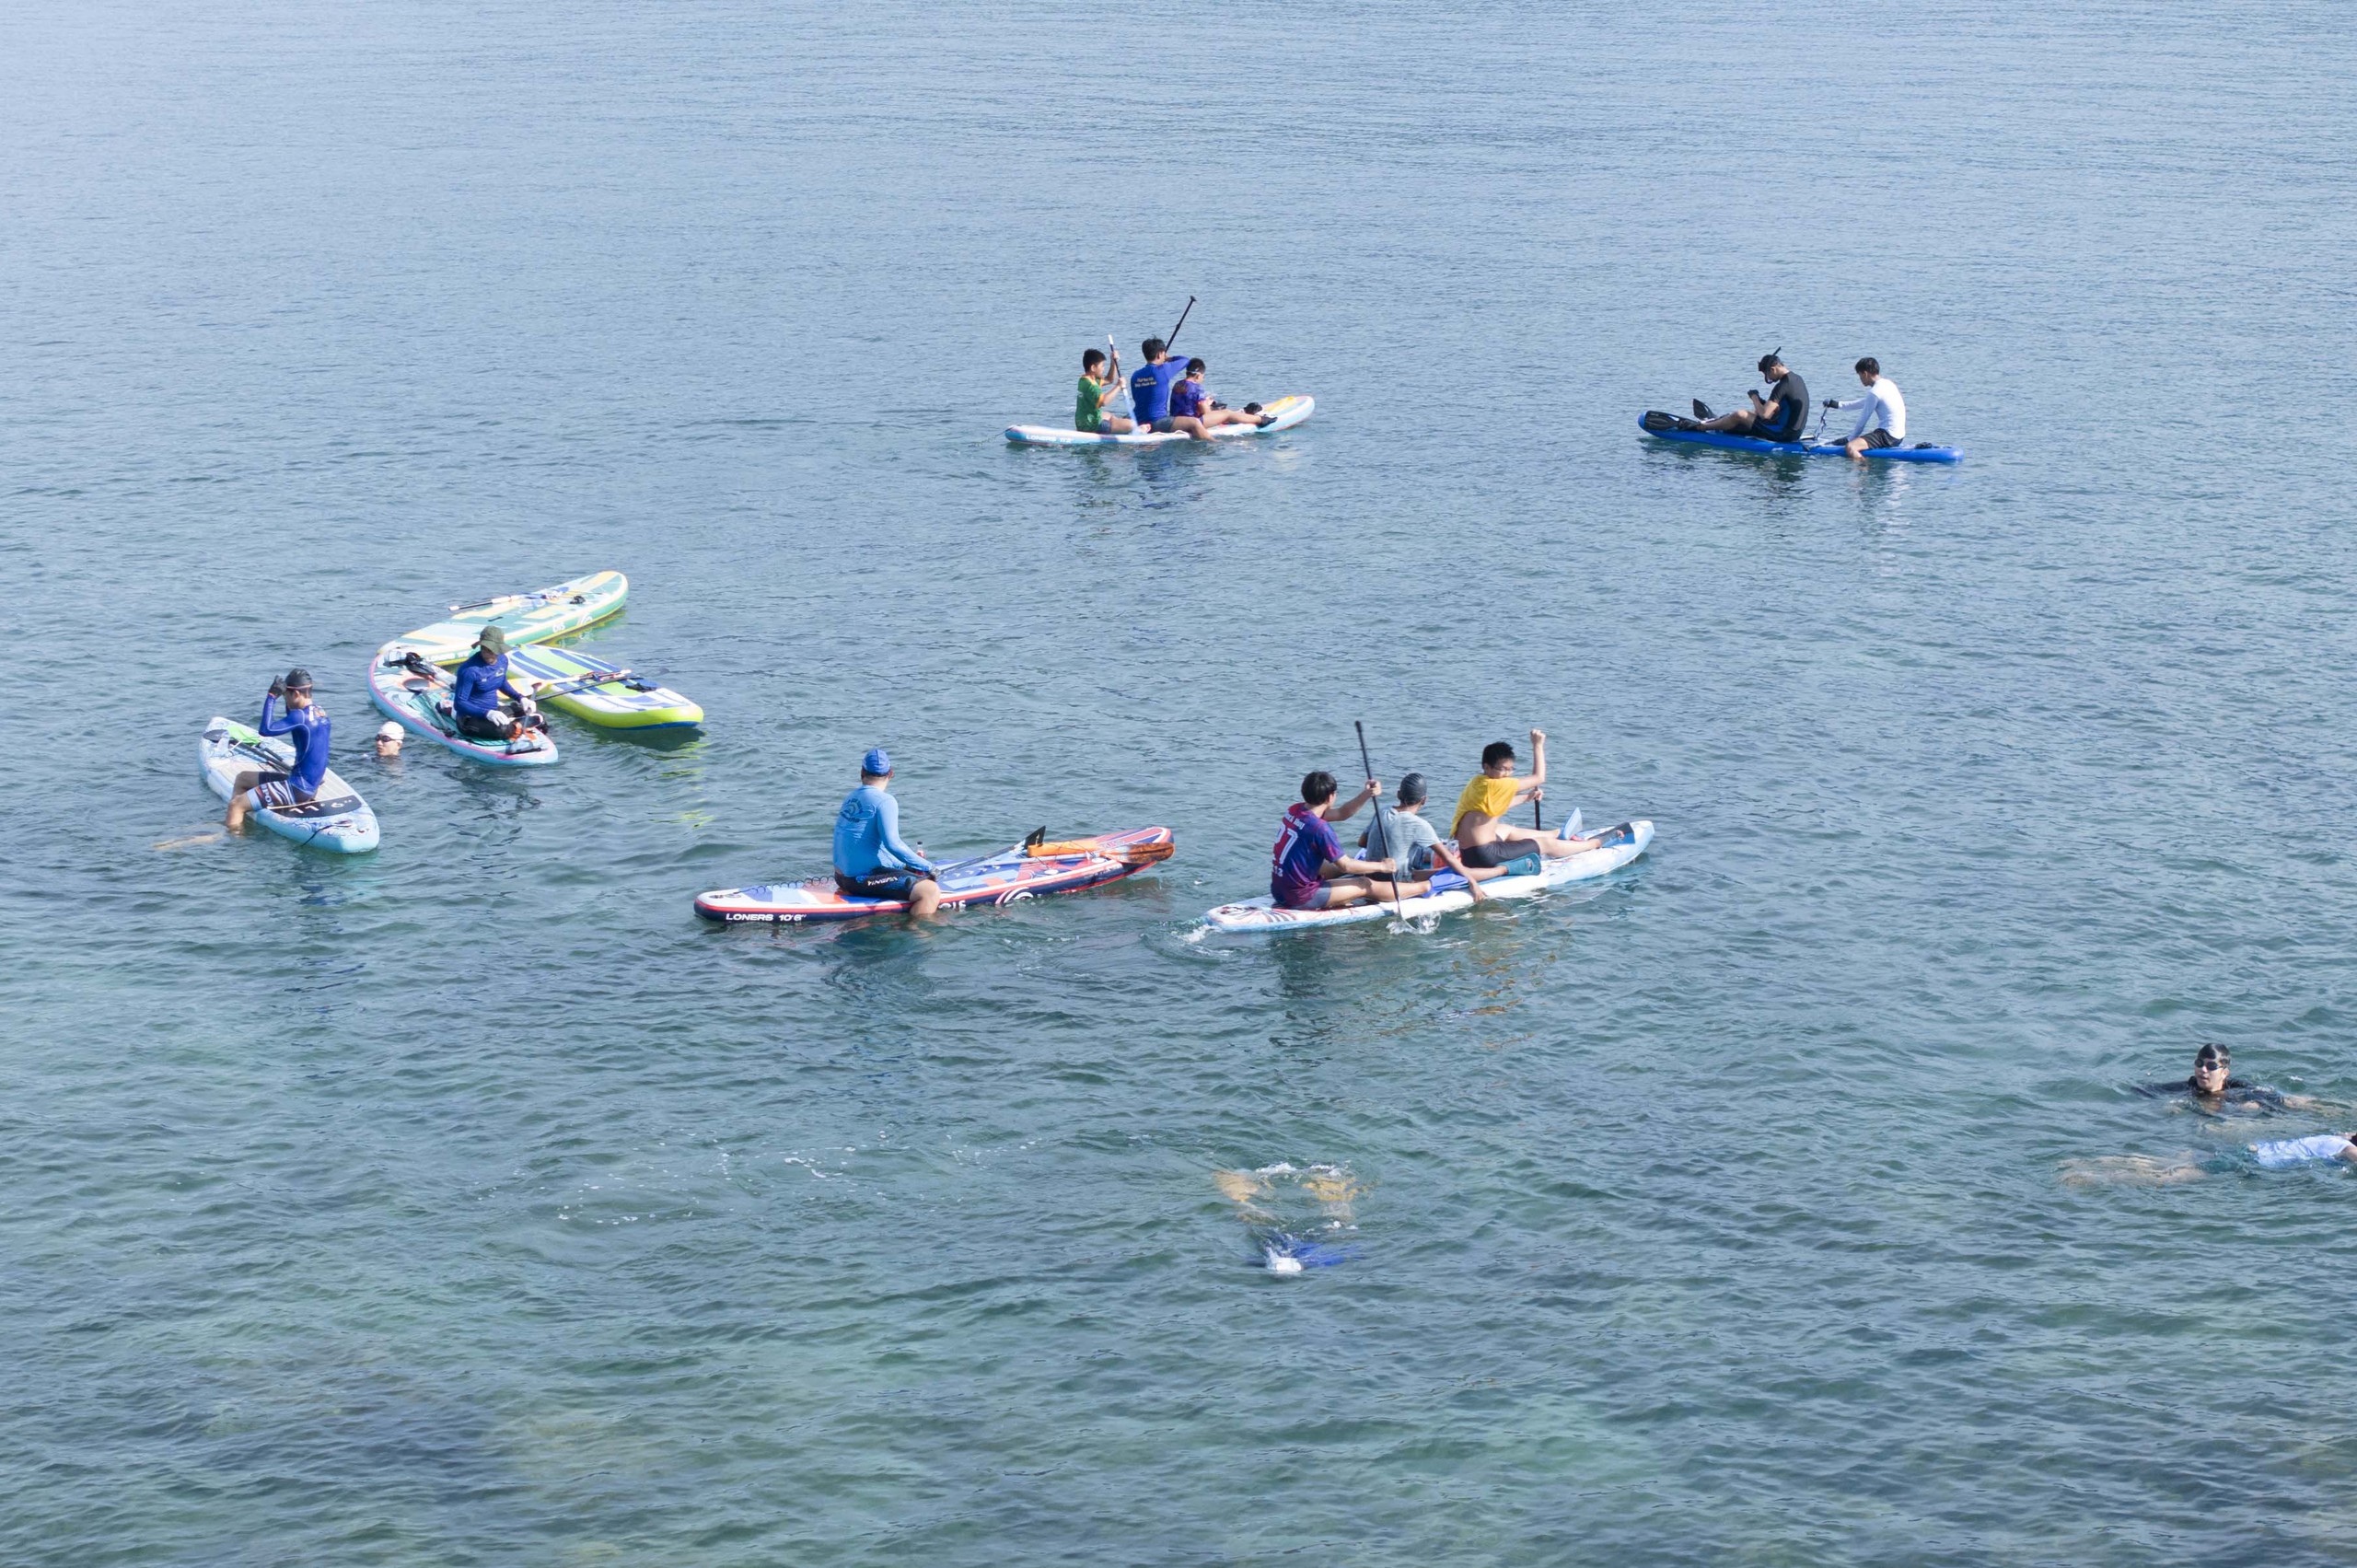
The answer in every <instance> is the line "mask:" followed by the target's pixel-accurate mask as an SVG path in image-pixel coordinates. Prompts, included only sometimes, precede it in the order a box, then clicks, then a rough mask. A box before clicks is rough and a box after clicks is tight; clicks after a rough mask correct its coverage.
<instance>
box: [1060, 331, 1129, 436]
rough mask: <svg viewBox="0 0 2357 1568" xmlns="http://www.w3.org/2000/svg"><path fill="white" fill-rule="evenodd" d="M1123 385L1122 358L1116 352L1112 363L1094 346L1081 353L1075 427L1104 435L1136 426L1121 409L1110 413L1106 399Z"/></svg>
mask: <svg viewBox="0 0 2357 1568" xmlns="http://www.w3.org/2000/svg"><path fill="white" fill-rule="evenodd" d="M1120 385H1121V361H1120V356H1119V355H1116V356H1114V358H1113V360H1112V362H1111V364H1110V365H1108V364H1107V362H1106V358H1105V351H1104V350H1103V349H1101V348H1092V349H1090V350H1089V351H1088V352H1087V353H1086V354H1082V355H1081V356H1080V396H1079V398H1078V399H1077V400H1076V401H1074V404H1073V411H1072V427H1073V428H1074V430H1087V431H1092V432H1095V433H1097V434H1098V435H1103V436H1127V435H1128V434H1129V433H1130V432H1131V431H1132V430H1135V429H1136V428H1137V427H1138V425H1137V421H1135V420H1133V419H1123V418H1122V417H1121V416H1120V414H1118V413H1107V412H1105V401H1106V400H1107V399H1108V398H1110V397H1111V396H1112V395H1113V394H1114V393H1115V392H1116V391H1118V390H1120Z"/></svg>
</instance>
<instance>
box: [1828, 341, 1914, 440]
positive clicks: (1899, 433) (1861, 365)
mask: <svg viewBox="0 0 2357 1568" xmlns="http://www.w3.org/2000/svg"><path fill="white" fill-rule="evenodd" d="M1856 368H1857V372H1858V385H1860V386H1862V387H1864V389H1865V390H1864V391H1863V392H1861V393H1859V394H1858V395H1857V396H1856V397H1854V398H1828V399H1826V400H1825V406H1826V407H1827V408H1829V409H1856V410H1857V411H1858V427H1857V428H1856V429H1855V430H1852V432H1851V433H1850V438H1849V439H1848V440H1846V441H1844V442H1842V443H1841V449H1842V450H1843V451H1845V452H1847V453H1849V454H1850V460H1851V461H1852V462H1853V463H1863V462H1864V461H1865V460H1866V454H1867V453H1868V452H1872V451H1879V450H1881V449H1882V448H1883V447H1897V446H1899V445H1901V444H1902V443H1904V442H1905V441H1906V439H1907V400H1906V399H1904V398H1902V397H1900V396H1899V395H1898V382H1896V381H1894V380H1892V379H1891V378H1890V377H1887V376H1886V375H1884V374H1883V373H1882V366H1881V365H1880V364H1879V363H1878V362H1877V361H1876V360H1875V358H1874V356H1873V355H1871V354H1869V355H1868V356H1867V357H1865V358H1864V359H1862V360H1860V361H1858V363H1857V366H1856Z"/></svg>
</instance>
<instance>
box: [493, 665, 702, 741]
mask: <svg viewBox="0 0 2357 1568" xmlns="http://www.w3.org/2000/svg"><path fill="white" fill-rule="evenodd" d="M600 677H602V678H603V679H600ZM507 681H508V684H509V685H511V686H513V687H515V688H516V690H517V691H521V692H523V693H524V694H525V695H527V696H528V697H530V698H531V699H532V700H533V701H534V702H536V703H540V704H542V705H543V706H546V707H552V708H556V709H558V710H560V711H562V712H563V713H568V714H572V715H573V716H574V717H575V718H579V719H586V720H588V721H589V722H590V723H591V724H594V725H598V726H601V727H603V728H606V729H687V728H691V727H692V726H696V725H700V724H702V723H703V710H702V708H700V707H698V706H696V705H695V704H694V703H691V702H689V701H688V700H687V699H686V698H685V697H682V696H680V695H679V693H678V692H677V691H672V690H671V689H670V688H669V687H668V686H658V685H656V683H655V682H654V681H652V680H648V679H644V678H642V677H640V676H638V675H635V674H633V672H631V671H630V670H628V669H625V668H622V667H621V665H618V664H613V663H610V661H608V660H605V659H601V658H598V657H596V656H592V655H589V654H585V653H579V652H576V651H575V650H574V649H572V648H551V647H528V648H510V649H509V650H508V651H507Z"/></svg>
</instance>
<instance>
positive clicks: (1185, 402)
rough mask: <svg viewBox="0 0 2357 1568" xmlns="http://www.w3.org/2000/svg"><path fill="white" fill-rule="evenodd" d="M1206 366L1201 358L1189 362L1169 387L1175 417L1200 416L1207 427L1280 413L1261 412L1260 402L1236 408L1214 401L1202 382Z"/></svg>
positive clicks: (1264, 421)
mask: <svg viewBox="0 0 2357 1568" xmlns="http://www.w3.org/2000/svg"><path fill="white" fill-rule="evenodd" d="M1204 368H1205V366H1204V365H1203V362H1202V360H1200V359H1190V360H1189V361H1188V362H1187V374H1186V377H1185V378H1184V379H1182V380H1181V381H1180V382H1179V384H1178V385H1177V386H1175V387H1173V388H1171V389H1170V412H1171V415H1172V417H1174V418H1181V417H1184V418H1193V419H1200V420H1202V422H1203V428H1204V429H1206V430H1212V429H1216V428H1217V427H1218V426H1220V425H1223V424H1255V425H1258V424H1268V423H1269V422H1270V421H1271V420H1272V419H1274V418H1276V417H1277V416H1276V415H1275V414H1272V413H1262V412H1260V404H1259V403H1248V404H1247V405H1245V406H1244V407H1243V408H1240V409H1233V408H1228V407H1226V406H1225V405H1223V404H1220V403H1216V402H1213V401H1212V395H1211V392H1210V390H1209V389H1207V388H1205V387H1204V385H1203V371H1204Z"/></svg>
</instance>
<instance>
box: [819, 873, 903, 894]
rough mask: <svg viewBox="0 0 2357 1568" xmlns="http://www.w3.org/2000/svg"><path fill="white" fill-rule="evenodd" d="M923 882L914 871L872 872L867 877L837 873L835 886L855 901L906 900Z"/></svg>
mask: <svg viewBox="0 0 2357 1568" xmlns="http://www.w3.org/2000/svg"><path fill="white" fill-rule="evenodd" d="M923 880H924V878H923V877H920V876H919V875H917V873H915V872H913V871H871V872H869V873H868V874H867V875H866V876H865V877H848V876H845V875H844V874H843V873H842V872H840V871H838V872H836V873H835V886H836V887H838V888H840V889H842V890H843V891H844V892H845V893H847V894H849V895H850V896H851V897H853V898H854V899H905V898H907V897H908V896H909V894H910V893H911V892H912V891H913V890H914V889H915V888H916V885H917V884H918V883H919V882H922V881H923Z"/></svg>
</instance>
